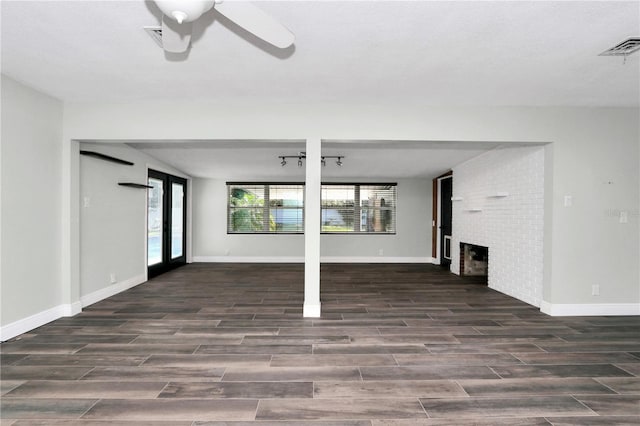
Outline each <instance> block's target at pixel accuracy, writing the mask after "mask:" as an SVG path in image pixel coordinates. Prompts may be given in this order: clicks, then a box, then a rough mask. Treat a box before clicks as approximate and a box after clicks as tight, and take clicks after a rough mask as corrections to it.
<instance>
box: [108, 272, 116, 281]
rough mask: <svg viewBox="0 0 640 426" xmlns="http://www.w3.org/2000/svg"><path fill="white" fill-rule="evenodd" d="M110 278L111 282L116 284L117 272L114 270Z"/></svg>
mask: <svg viewBox="0 0 640 426" xmlns="http://www.w3.org/2000/svg"><path fill="white" fill-rule="evenodd" d="M109 279H110V280H111V284H115V283H117V282H118V279H117V278H116V274H115V273H113V272H112V273H111V274H109Z"/></svg>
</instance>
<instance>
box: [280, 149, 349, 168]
mask: <svg viewBox="0 0 640 426" xmlns="http://www.w3.org/2000/svg"><path fill="white" fill-rule="evenodd" d="M278 158H279V159H280V160H281V161H280V165H281V166H282V167H284V166H286V165H287V158H297V159H298V167H302V164H303V163H302V160H306V159H307V153H306V152H304V151H301V152H299V153H298V155H280V156H278ZM327 158H335V160H336V165H337V166H338V167H342V159H343V158H344V155H323V156H322V157H321V158H320V162H321V163H322V166H323V167H326V165H327Z"/></svg>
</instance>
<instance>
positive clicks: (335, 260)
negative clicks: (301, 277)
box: [320, 256, 433, 263]
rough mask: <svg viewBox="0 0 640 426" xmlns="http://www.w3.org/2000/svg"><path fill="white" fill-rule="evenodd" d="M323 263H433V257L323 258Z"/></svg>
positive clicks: (321, 260)
mask: <svg viewBox="0 0 640 426" xmlns="http://www.w3.org/2000/svg"><path fill="white" fill-rule="evenodd" d="M320 262H323V263H433V258H431V257H386V256H322V257H320Z"/></svg>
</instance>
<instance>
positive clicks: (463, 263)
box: [460, 243, 489, 277]
mask: <svg viewBox="0 0 640 426" xmlns="http://www.w3.org/2000/svg"><path fill="white" fill-rule="evenodd" d="M488 271H489V247H484V246H479V245H475V244H469V243H460V276H476V277H478V276H479V277H486V276H488Z"/></svg>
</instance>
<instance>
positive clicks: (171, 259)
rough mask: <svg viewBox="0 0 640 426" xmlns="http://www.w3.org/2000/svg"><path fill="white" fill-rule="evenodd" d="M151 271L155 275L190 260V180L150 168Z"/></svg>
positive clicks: (149, 266) (148, 238)
mask: <svg viewBox="0 0 640 426" xmlns="http://www.w3.org/2000/svg"><path fill="white" fill-rule="evenodd" d="M147 184H148V185H149V186H150V188H149V192H148V202H147V272H148V278H153V277H155V276H157V275H160V274H162V273H164V272H167V271H169V270H171V269H174V268H177V267H179V266H182V265H184V264H186V263H187V250H186V247H187V236H186V232H185V231H186V229H187V227H186V223H187V209H186V205H187V204H186V199H187V181H186V179H183V178H180V177H177V176H173V175H170V174H167V173H163V172H159V171H156V170H149V173H148V183H147Z"/></svg>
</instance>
